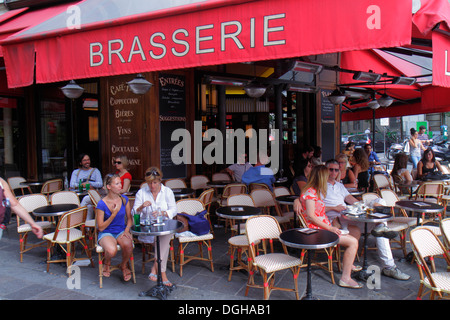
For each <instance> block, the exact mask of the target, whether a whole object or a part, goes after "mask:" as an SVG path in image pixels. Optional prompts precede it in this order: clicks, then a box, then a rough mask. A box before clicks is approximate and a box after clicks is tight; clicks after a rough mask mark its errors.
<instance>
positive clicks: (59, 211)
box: [33, 203, 78, 217]
mask: <svg viewBox="0 0 450 320" xmlns="http://www.w3.org/2000/svg"><path fill="white" fill-rule="evenodd" d="M76 208H78V205H76V204H74V203H61V204H49V205H47V206H43V207H39V208H36V209H34V210H33V214H34V215H35V216H39V217H58V216H62V215H63V214H64V213H66V212H67V211H70V210H73V209H76Z"/></svg>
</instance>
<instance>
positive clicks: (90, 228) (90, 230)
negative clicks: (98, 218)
mask: <svg viewBox="0 0 450 320" xmlns="http://www.w3.org/2000/svg"><path fill="white" fill-rule="evenodd" d="M88 195H89V199H91V202H92V205H93V206H94V212H95V208H96V207H97V204H98V202H99V201H100V200H101V199H102V196H101V195H100V193H99V192H98V191H97V190H95V189H89V190H88ZM94 216H95V215H94ZM95 223H96V222H95V218H94V219H89V220H86V223H85V228H86V236H87V237H88V242H89V249H90V250H92V249H93V248H94V247H95V242H94V238H95V229H96V226H95Z"/></svg>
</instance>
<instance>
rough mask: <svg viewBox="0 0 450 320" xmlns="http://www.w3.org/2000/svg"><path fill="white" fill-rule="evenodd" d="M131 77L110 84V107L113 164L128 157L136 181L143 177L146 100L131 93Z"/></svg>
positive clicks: (111, 81)
mask: <svg viewBox="0 0 450 320" xmlns="http://www.w3.org/2000/svg"><path fill="white" fill-rule="evenodd" d="M127 81H130V77H129V76H127V77H114V78H111V79H109V80H108V86H107V90H108V91H107V104H108V113H107V115H108V117H109V124H110V129H109V132H108V138H109V143H110V147H109V148H110V156H111V160H112V159H114V158H115V157H118V156H120V155H126V156H127V158H128V162H129V167H128V171H129V172H130V173H131V175H132V176H133V179H134V178H136V179H138V178H140V177H139V176H140V175H141V174H142V171H143V169H142V154H143V152H145V150H143V148H142V146H144V145H145V143H144V142H145V141H144V134H143V131H142V120H141V119H142V118H143V115H142V110H143V96H139V95H136V94H134V93H133V92H131V90H130V88H129V87H128V85H127Z"/></svg>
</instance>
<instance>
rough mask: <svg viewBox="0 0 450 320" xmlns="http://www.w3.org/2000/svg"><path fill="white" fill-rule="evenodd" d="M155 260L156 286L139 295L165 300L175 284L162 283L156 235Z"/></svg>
mask: <svg viewBox="0 0 450 320" xmlns="http://www.w3.org/2000/svg"><path fill="white" fill-rule="evenodd" d="M156 259H157V260H156V261H157V263H158V276H157V281H156V286H154V287H153V288H151V289H150V290H147V291H142V292H141V293H140V294H139V296H140V297H143V296H150V297H159V298H160V299H162V300H166V299H167V296H168V295H169V293H171V292H172V290H173V289H175V285H174V284H172V286H170V287H169V286H166V285H164V284H163V281H162V276H161V254H160V249H159V237H156Z"/></svg>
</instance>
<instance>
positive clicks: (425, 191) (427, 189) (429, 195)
mask: <svg viewBox="0 0 450 320" xmlns="http://www.w3.org/2000/svg"><path fill="white" fill-rule="evenodd" d="M443 195H444V183H443V182H438V181H434V182H424V183H422V184H421V185H420V186H419V188H418V189H417V192H416V197H415V200H416V201H425V202H432V203H437V204H442V197H443ZM425 217H426V215H425V214H422V224H425V223H427V222H434V221H435V218H438V219H439V220H442V214H440V213H439V214H437V216H436V215H434V214H429V215H428V217H429V219H425Z"/></svg>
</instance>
